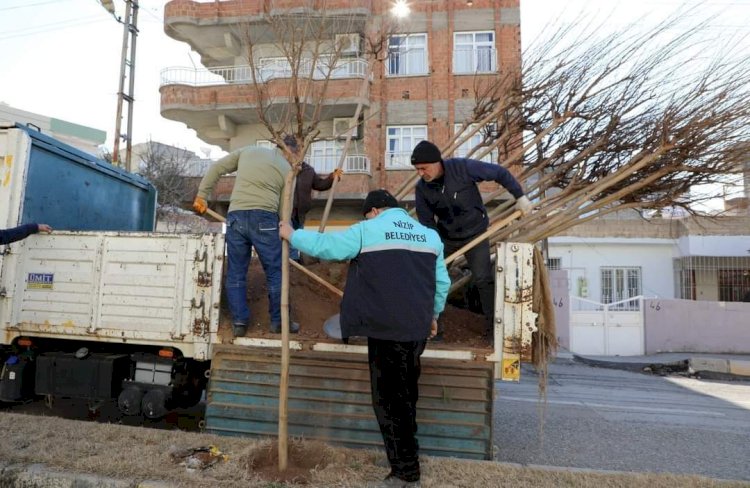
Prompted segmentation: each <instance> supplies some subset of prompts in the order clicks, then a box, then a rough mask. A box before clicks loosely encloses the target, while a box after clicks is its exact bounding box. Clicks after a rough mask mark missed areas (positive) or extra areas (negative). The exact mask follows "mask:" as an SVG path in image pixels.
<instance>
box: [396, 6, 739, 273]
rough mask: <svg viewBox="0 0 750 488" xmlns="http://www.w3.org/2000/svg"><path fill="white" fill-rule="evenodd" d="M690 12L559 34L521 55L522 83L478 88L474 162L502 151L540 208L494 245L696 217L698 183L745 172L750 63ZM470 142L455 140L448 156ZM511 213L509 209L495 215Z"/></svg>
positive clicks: (514, 80) (509, 79) (511, 79)
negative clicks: (647, 23)
mask: <svg viewBox="0 0 750 488" xmlns="http://www.w3.org/2000/svg"><path fill="white" fill-rule="evenodd" d="M684 14H685V12H681V13H679V14H676V15H674V16H672V17H670V18H668V19H666V20H665V21H663V22H661V23H659V24H658V25H656V26H654V27H652V28H651V29H648V30H645V31H644V30H643V29H642V28H641V27H640V26H639V25H638V24H633V25H629V26H626V27H625V28H623V29H621V30H619V31H617V32H610V31H605V29H604V28H599V29H591V28H590V27H588V26H585V23H584V22H581V25H584V27H581V28H580V29H576V28H570V27H568V28H560V29H558V30H557V31H555V32H554V33H553V34H552V35H550V36H549V37H548V38H547V39H546V40H543V41H540V42H539V43H537V44H536V45H535V46H532V48H531V49H530V50H529V51H528V52H526V53H525V54H524V62H523V66H522V69H521V73H520V78H519V77H518V73H514V72H512V71H511V72H509V73H506V75H505V77H504V78H502V79H500V80H497V81H495V82H494V83H492V84H488V85H484V86H477V87H476V88H475V97H476V100H477V103H476V107H475V110H474V113H472V115H471V116H470V117H469V119H468V120H467V121H466V122H465V123H464V127H470V124H477V127H475V129H474V132H476V131H477V130H482V128H483V127H484V128H485V130H484V131H483V132H482V135H483V142H482V144H480V145H479V146H478V147H477V148H475V152H474V154H473V157H477V158H479V157H482V156H483V155H484V154H487V153H488V152H489V151H490V150H492V149H494V148H497V149H499V150H500V152H501V154H502V155H503V156H501V161H502V164H503V165H505V166H506V167H509V168H512V169H513V171H514V172H515V173H516V174H517V176H518V179H519V180H520V181H521V182H522V184H523V186H524V188H525V190H526V192H527V194H528V196H529V197H530V198H531V199H532V200H533V201H534V203H535V206H536V208H537V211H536V212H535V213H533V214H532V215H528V216H526V217H523V218H521V219H519V220H516V221H515V222H512V223H509V224H508V225H505V226H503V227H502V228H501V229H499V230H497V232H495V233H494V234H493V236H492V237H491V240H492V241H493V242H496V241H504V240H514V241H525V242H536V241H539V240H541V239H543V238H545V237H549V236H552V235H555V234H558V233H560V232H562V231H564V230H566V229H568V228H570V227H572V226H574V225H576V224H579V223H582V222H585V221H588V220H592V219H594V218H597V217H600V216H602V215H605V214H607V213H610V212H614V211H617V210H624V209H636V210H647V209H654V210H658V209H662V208H664V207H681V208H684V209H685V210H686V211H687V212H690V213H694V212H695V204H697V203H700V201H701V200H703V199H708V198H713V197H716V196H717V195H716V194H714V195H702V196H696V195H695V194H694V193H691V188H692V187H694V186H695V185H706V184H710V183H724V182H725V181H726V178H727V175H730V174H732V173H737V172H738V171H739V170H740V168H741V166H742V164H743V162H744V161H745V160H746V159H747V157H748V154H747V151H744V150H738V148H740V147H742V143H743V141H747V140H748V138H749V137H750V135H749V134H748V129H747V128H748V127H749V126H750V60H748V59H747V58H746V57H734V58H733V57H732V56H731V53H732V50H731V49H729V46H730V45H732V44H733V42H732V41H736V40H725V42H724V44H719V43H717V40H716V39H714V38H707V37H706V29H704V28H705V27H706V25H707V24H708V23H709V21H710V19H709V20H706V21H705V22H704V23H702V24H698V25H695V24H693V25H691V24H689V16H686V15H684ZM520 80H522V83H520ZM488 123H491V124H492V125H490V126H488V125H487V124H488ZM487 127H491V130H486V128H487ZM457 132H459V134H460V131H457ZM470 134H471V131H467V132H464V133H463V135H457V136H455V137H454V139H453V140H452V141H450V142H449V143H448V144H446V145H445V146H444V147H443V150H444V154H450V153H451V152H452V150H453V148H455V147H457V146H458V145H459V144H461V143H462V142H463V141H464V140H466V138H467V136H468V135H470ZM415 180H416V178H413V179H412V180H410V181H409V182H408V184H407V185H405V186H404V187H403V188H402V189H400V192H399V195H400V196H402V197H403V196H404V195H406V194H407V193H408V191H409V190H410V188H411V185H413V183H414V181H415ZM497 197H501V198H508V197H509V196H508V195H507V193H506V192H505V191H504V190H503V189H500V190H499V191H496V192H494V193H492V194H491V195H488V196H487V198H486V200H491V199H495V198H497ZM511 212H512V202H509V201H506V202H505V203H501V204H500V205H499V206H498V207H497V208H495V209H493V210H492V212H491V214H490V217H491V220H492V221H493V222H498V221H500V220H503V219H505V218H507V217H508V216H509V215H511ZM459 263H460V261H459Z"/></svg>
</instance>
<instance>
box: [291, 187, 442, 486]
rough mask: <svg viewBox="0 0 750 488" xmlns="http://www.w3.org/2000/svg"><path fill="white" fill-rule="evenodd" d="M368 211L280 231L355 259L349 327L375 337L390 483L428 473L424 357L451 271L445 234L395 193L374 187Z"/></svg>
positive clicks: (374, 373) (347, 295)
mask: <svg viewBox="0 0 750 488" xmlns="http://www.w3.org/2000/svg"><path fill="white" fill-rule="evenodd" d="M362 213H363V214H364V216H365V218H366V219H367V220H365V221H363V222H360V223H358V224H355V225H353V226H351V227H349V228H348V229H347V230H345V231H341V232H329V233H323V234H321V233H319V232H315V231H306V230H294V229H293V228H292V226H291V225H290V224H289V223H287V222H282V223H281V224H280V230H279V235H280V236H281V237H282V238H284V239H287V240H288V241H289V242H290V243H291V244H292V245H293V246H294V247H296V248H297V249H299V250H300V251H302V252H304V253H306V254H309V255H311V256H314V257H317V258H321V259H327V260H336V261H342V260H346V259H350V260H351V262H350V264H349V271H348V273H347V280H346V286H345V288H344V298H343V300H342V302H341V332H342V335H343V337H344V338H348V337H352V336H366V337H367V353H368V359H369V364H370V388H371V393H372V405H373V409H374V410H375V416H376V417H377V419H378V424H379V425H380V432H381V433H382V435H383V443H384V445H385V450H386V453H387V455H388V461H389V462H390V465H391V472H390V474H389V475H388V477H387V478H386V483H387V484H388V485H393V486H410V485H411V484H416V483H417V482H418V481H419V477H420V470H419V444H418V442H417V438H416V432H417V421H416V405H417V399H418V398H419V391H418V388H417V383H418V381H419V375H420V373H421V369H420V368H421V366H420V356H421V355H422V352H423V351H424V349H425V344H426V342H427V339H428V337H430V336H431V335H434V334H435V333H436V332H437V317H438V315H439V314H440V313H441V312H442V311H443V308H444V307H445V299H446V296H447V294H448V288H449V287H450V278H449V277H448V271H447V269H446V267H445V261H444V259H443V244H442V243H441V242H440V237H439V236H438V235H437V233H436V232H435V231H433V230H432V229H429V228H427V227H425V226H423V225H421V224H420V223H419V222H417V221H416V220H414V219H413V218H411V217H410V216H409V214H408V213H407V212H406V211H405V210H403V209H402V208H399V207H398V202H397V201H396V199H395V198H394V197H393V195H391V194H390V193H388V192H387V191H385V190H375V191H372V192H370V193H369V194H368V195H367V198H365V202H364V206H363V208H362Z"/></svg>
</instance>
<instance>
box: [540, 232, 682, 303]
mask: <svg viewBox="0 0 750 488" xmlns="http://www.w3.org/2000/svg"><path fill="white" fill-rule="evenodd" d="M674 256H675V246H674V241H673V240H671V239H620V238H611V239H606V238H603V239H599V238H584V237H553V238H550V239H549V257H550V258H561V260H562V263H561V264H562V268H563V269H566V270H568V278H569V282H570V293H571V294H573V295H576V296H582V295H579V290H578V286H577V283H578V279H579V278H585V279H586V283H587V289H588V293H587V296H585V297H584V298H588V299H589V300H594V301H601V271H600V269H601V268H602V267H611V266H615V267H640V268H641V284H642V293H643V295H645V296H650V297H654V296H657V297H665V298H673V297H674V296H675V294H674V293H675V290H674V272H673V265H672V258H673V257H674Z"/></svg>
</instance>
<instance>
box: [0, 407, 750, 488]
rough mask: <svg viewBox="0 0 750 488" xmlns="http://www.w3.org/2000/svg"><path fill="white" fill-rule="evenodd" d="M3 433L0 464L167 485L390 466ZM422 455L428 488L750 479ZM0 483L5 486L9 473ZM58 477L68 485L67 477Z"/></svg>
mask: <svg viewBox="0 0 750 488" xmlns="http://www.w3.org/2000/svg"><path fill="white" fill-rule="evenodd" d="M0 432H2V433H3V435H2V442H0V471H2V470H3V467H4V465H5V464H15V463H20V464H24V465H30V464H36V463H41V464H43V465H45V466H46V467H47V468H48V469H55V470H63V471H68V472H74V473H83V474H87V475H97V476H104V477H111V478H118V479H124V480H131V481H144V480H153V481H161V482H163V483H165V485H159V486H169V487H186V488H192V487H196V488H198V487H201V488H202V487H206V486H211V487H216V488H234V487H237V486H243V487H247V488H283V487H285V486H286V487H290V486H308V487H310V488H323V487H342V488H343V487H347V488H351V487H367V486H369V487H373V486H378V482H379V481H380V480H382V479H383V477H385V475H386V474H388V468H386V467H384V462H385V455H384V454H383V452H382V450H380V451H374V450H365V449H345V448H336V447H332V446H329V445H325V444H321V443H319V442H312V441H307V440H300V439H295V440H292V441H291V442H290V445H289V459H290V464H293V465H294V466H295V468H294V469H288V470H287V471H285V472H283V473H279V471H278V465H277V460H278V449H277V445H276V444H275V443H274V442H273V441H270V440H257V439H249V438H243V437H219V436H215V435H209V434H198V433H190V432H181V431H177V430H174V431H165V430H154V429H146V428H142V427H129V426H124V425H115V424H100V423H95V422H90V421H89V422H86V421H79V420H66V419H60V418H55V417H42V416H30V415H22V414H15V413H9V412H0ZM211 445H213V446H216V448H217V449H218V450H219V451H221V453H222V455H225V456H226V457H225V458H224V457H222V458H220V459H217V460H216V463H215V464H213V465H211V466H209V467H207V468H205V469H200V466H198V468H197V469H194V470H189V469H188V466H190V465H191V463H190V462H189V459H188V458H184V457H180V456H176V455H175V454H176V453H179V452H182V451H191V450H193V449H195V448H199V447H207V446H211ZM421 464H422V483H421V484H422V486H423V487H424V488H447V487H461V488H473V487H477V488H484V487H486V488H505V487H507V488H511V487H512V488H533V487H561V486H566V487H573V486H574V487H582V488H639V487H642V486H648V487H650V488H699V487H700V488H702V487H738V488H739V487H743V486H744V487H747V486H748V485H747V483H746V482H722V481H717V480H712V479H708V478H703V477H698V476H679V475H672V474H636V473H607V472H602V473H598V472H585V471H572V472H571V471H567V470H565V469H563V468H557V469H556V468H547V469H545V468H532V467H524V466H519V465H510V464H503V463H497V462H493V461H467V460H462V459H455V458H436V457H430V456H422V457H421ZM0 485H3V486H6V485H4V484H3V478H2V474H0ZM7 486H21V484H15V485H7ZM23 486H31V485H30V484H24V485H23ZM35 486H36V485H35ZM50 486H52V485H50ZM55 486H63V484H62V482H61V484H59V485H55ZM65 486H68V485H65ZM75 486H78V485H75ZM81 486H83V485H81ZM86 486H94V485H90V484H86ZM107 486H109V485H107ZM130 486H135V484H131V485H130Z"/></svg>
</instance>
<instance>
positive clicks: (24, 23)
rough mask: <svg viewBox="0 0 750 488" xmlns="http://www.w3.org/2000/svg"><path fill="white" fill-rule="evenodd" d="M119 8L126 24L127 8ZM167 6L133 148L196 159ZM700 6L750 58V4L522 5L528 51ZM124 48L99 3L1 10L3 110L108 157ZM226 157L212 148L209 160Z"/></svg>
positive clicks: (118, 28)
mask: <svg viewBox="0 0 750 488" xmlns="http://www.w3.org/2000/svg"><path fill="white" fill-rule="evenodd" d="M374 1H388V0H374ZM412 1H415V2H416V1H423V0H412ZM114 3H115V5H116V8H117V10H118V14H120V15H122V13H123V12H124V5H125V2H124V0H114ZM164 3H165V1H164V0H140V7H141V8H140V12H139V17H138V27H139V30H140V33H139V35H138V40H137V56H136V77H135V98H136V102H135V105H134V110H135V114H134V118H133V124H134V130H133V138H132V139H133V143H139V142H145V141H147V140H148V139H149V138H150V139H153V140H155V141H159V142H163V143H166V144H172V145H175V146H179V147H187V148H188V149H191V150H193V151H196V152H198V153H199V154H200V153H201V152H202V151H201V149H202V148H206V147H209V146H208V145H207V144H205V143H203V142H202V141H200V140H199V139H198V138H197V137H195V132H194V131H192V130H189V129H187V128H186V127H185V125H184V124H182V123H179V122H173V121H170V120H166V119H163V118H162V117H161V115H160V114H159V72H160V70H161V69H163V68H165V67H172V66H193V65H198V66H199V59H200V58H199V56H197V55H196V54H195V53H191V50H190V48H189V47H188V46H187V44H184V43H181V42H177V41H174V40H172V39H171V38H169V37H167V36H166V34H164V28H163V25H164V24H163V5H164ZM697 4H700V5H701V8H702V9H704V11H706V12H707V14H716V15H717V18H716V19H715V20H714V21H713V26H712V31H713V33H718V34H720V35H724V34H725V33H726V34H727V35H731V36H734V37H735V38H737V39H738V46H737V52H738V53H740V55H742V54H741V53H744V55H745V56H747V55H750V42H749V41H748V38H747V35H748V32H749V31H750V27H749V26H750V0H703V1H698V0H684V1H680V0H653V1H646V0H564V1H562V0H521V22H522V36H523V44H524V46H527V45H528V44H529V43H530V42H531V40H533V39H534V38H536V37H538V36H539V35H540V33H541V32H542V31H543V28H544V26H545V25H547V24H548V23H550V22H552V21H556V20H557V21H563V22H565V21H566V20H569V19H573V18H576V17H577V16H578V15H579V14H580V13H581V12H586V13H587V14H588V15H593V16H594V17H595V18H598V19H601V21H602V22H606V23H607V24H612V25H613V27H614V26H617V25H624V24H626V23H629V22H632V21H633V20H635V19H640V20H639V22H642V23H643V24H648V23H649V22H651V21H655V20H656V19H659V18H664V17H665V16H667V15H669V13H670V12H673V11H674V10H675V9H677V8H680V6H683V7H684V6H685V5H687V6H693V5H697ZM743 35H744V36H745V37H744V38H742V39H740V37H741V36H743ZM121 48H122V25H121V24H119V23H118V22H117V21H116V20H115V19H114V18H113V17H112V16H111V15H110V14H108V13H107V12H106V11H105V10H104V8H103V7H101V6H100V4H99V0H0V66H1V68H0V102H6V103H8V104H10V105H11V106H13V107H15V108H19V109H22V110H27V111H31V112H36V113H39V114H42V115H47V116H51V117H56V118H60V119H64V120H68V121H71V122H75V123H78V124H82V125H86V126H90V127H95V128H97V129H101V130H105V131H106V132H107V146H108V147H109V148H111V146H112V136H113V133H114V126H115V110H116V103H117V89H118V78H119V71H120V53H121ZM123 130H124V121H123ZM221 154H222V153H221V151H220V150H219V149H218V148H216V147H214V148H213V151H212V154H211V156H212V157H218V156H219V155H221Z"/></svg>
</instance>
